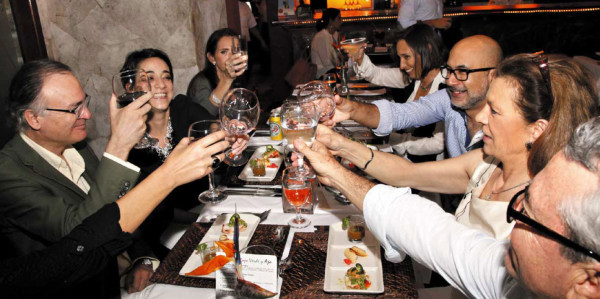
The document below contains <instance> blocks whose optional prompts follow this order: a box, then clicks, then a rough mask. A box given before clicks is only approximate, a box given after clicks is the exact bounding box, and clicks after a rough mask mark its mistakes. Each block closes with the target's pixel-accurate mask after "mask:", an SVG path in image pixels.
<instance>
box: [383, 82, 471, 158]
mask: <svg viewBox="0 0 600 299" xmlns="http://www.w3.org/2000/svg"><path fill="white" fill-rule="evenodd" d="M373 104H374V105H375V106H377V108H378V109H379V126H378V127H377V129H375V130H373V132H374V133H375V135H378V136H385V135H388V134H390V133H391V132H392V130H402V129H406V128H412V127H421V126H425V125H428V124H432V123H435V122H438V121H441V120H443V121H444V125H445V132H444V133H445V137H446V138H445V143H446V151H447V152H448V155H449V156H450V157H451V158H452V157H456V156H460V155H462V154H464V153H466V152H467V151H469V150H471V149H473V148H476V147H478V145H480V142H479V141H480V139H481V137H482V135H481V134H479V132H478V134H475V136H474V137H473V142H471V138H470V135H469V130H468V129H467V115H466V114H465V112H464V111H463V110H460V109H457V108H455V107H452V105H451V102H450V96H449V95H448V92H447V91H446V89H442V90H439V91H438V92H435V93H432V94H429V95H427V96H424V97H422V98H420V99H419V100H418V101H415V102H412V103H402V104H401V103H392V102H389V101H387V100H380V101H376V102H374V103H373Z"/></svg>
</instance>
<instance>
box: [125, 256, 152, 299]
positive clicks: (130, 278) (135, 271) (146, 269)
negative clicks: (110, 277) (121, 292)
mask: <svg viewBox="0 0 600 299" xmlns="http://www.w3.org/2000/svg"><path fill="white" fill-rule="evenodd" d="M152 274H154V271H153V270H152V266H146V265H143V264H142V263H139V262H138V263H136V265H135V266H133V268H132V269H131V271H130V272H129V273H128V274H127V277H126V278H125V289H127V293H129V294H131V293H135V292H139V291H141V290H143V289H145V288H146V287H147V286H148V285H149V284H150V277H151V276H152Z"/></svg>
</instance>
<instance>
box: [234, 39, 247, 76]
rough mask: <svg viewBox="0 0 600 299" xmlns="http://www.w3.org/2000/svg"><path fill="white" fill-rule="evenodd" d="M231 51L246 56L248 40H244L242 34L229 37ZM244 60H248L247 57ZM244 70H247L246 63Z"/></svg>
mask: <svg viewBox="0 0 600 299" xmlns="http://www.w3.org/2000/svg"><path fill="white" fill-rule="evenodd" d="M231 53H232V54H238V53H242V56H248V40H246V38H245V37H244V36H243V35H236V36H232V37H231ZM246 61H248V59H247V58H246ZM244 70H248V64H247V63H246V67H245V68H244Z"/></svg>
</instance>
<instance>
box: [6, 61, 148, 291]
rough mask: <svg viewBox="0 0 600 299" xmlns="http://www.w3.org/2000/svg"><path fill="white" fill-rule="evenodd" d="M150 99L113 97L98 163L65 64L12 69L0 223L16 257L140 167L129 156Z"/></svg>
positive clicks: (62, 228)
mask: <svg viewBox="0 0 600 299" xmlns="http://www.w3.org/2000/svg"><path fill="white" fill-rule="evenodd" d="M150 97H151V95H150V94H148V95H145V96H143V97H141V98H139V99H138V100H136V101H135V102H134V103H133V104H131V105H129V106H127V107H125V108H122V109H117V107H116V101H112V100H111V107H110V114H111V137H110V139H109V141H108V143H107V146H106V151H105V152H104V154H103V156H102V158H101V160H100V161H98V159H97V158H96V157H95V155H94V154H93V152H92V151H91V150H90V148H89V147H87V145H86V144H85V143H83V140H84V139H85V138H86V136H87V132H86V121H87V120H88V119H89V118H90V117H91V112H90V110H89V109H88V107H87V104H88V101H89V100H88V97H87V96H86V94H85V93H84V91H83V89H82V88H81V85H80V84H79V81H78V80H77V78H75V76H74V75H73V73H72V72H71V70H70V69H69V67H68V66H66V65H64V64H62V63H60V62H55V61H36V62H32V63H27V64H25V65H24V66H23V67H22V68H21V70H20V71H19V72H18V73H17V74H16V75H15V77H14V78H13V81H12V82H11V87H10V98H9V109H10V111H11V114H12V116H13V118H14V119H15V121H14V123H15V125H16V126H17V129H18V133H17V134H16V135H15V136H14V137H13V138H12V139H11V140H10V141H9V142H8V143H7V144H6V145H5V147H4V148H3V149H2V151H0V229H1V232H2V234H3V235H4V238H6V239H7V240H8V241H9V244H7V245H8V246H9V247H10V248H11V249H12V251H13V253H14V254H15V255H17V256H19V255H24V254H27V253H30V252H33V251H35V250H39V249H43V248H46V247H47V246H49V245H50V244H52V243H54V242H57V241H58V240H59V239H60V238H61V237H63V236H65V235H67V234H68V233H69V232H70V231H71V230H72V229H73V228H74V227H75V226H77V225H79V224H80V223H81V222H82V221H83V219H85V218H87V217H88V216H90V215H92V214H93V213H95V212H96V211H98V210H99V209H100V208H101V207H103V206H104V205H106V204H108V203H111V202H114V201H116V200H117V199H118V198H119V197H121V196H123V195H125V193H126V192H127V191H128V190H129V189H130V188H132V187H133V186H132V185H133V183H134V182H135V181H136V180H137V177H138V174H139V168H138V167H136V166H135V165H133V164H130V163H128V162H126V161H127V155H128V153H129V151H130V150H131V148H132V147H133V146H134V145H135V144H136V142H137V141H138V140H139V139H140V138H141V137H142V135H143V134H144V131H145V129H146V127H145V120H146V114H147V112H148V111H149V110H150V107H149V105H147V104H146V102H147V101H148V100H149V99H150ZM3 245H4V244H3ZM4 246H6V245H4ZM108 268H110V267H108ZM145 272H146V273H145V274H142V275H140V277H142V278H140V279H138V281H140V280H141V281H144V280H145V281H147V279H148V278H149V277H150V275H151V273H152V271H151V270H150V271H149V272H148V271H145ZM133 273H138V271H134V272H133ZM140 273H141V272H140ZM113 282H114V281H113ZM146 283H147V282H142V283H139V282H138V284H139V286H140V288H143V287H144V286H145V285H146Z"/></svg>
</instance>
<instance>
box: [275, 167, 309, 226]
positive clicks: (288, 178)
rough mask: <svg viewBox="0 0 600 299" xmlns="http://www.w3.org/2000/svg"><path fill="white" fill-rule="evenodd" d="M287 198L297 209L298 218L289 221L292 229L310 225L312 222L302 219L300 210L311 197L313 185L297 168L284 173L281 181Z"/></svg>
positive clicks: (290, 168) (288, 169)
mask: <svg viewBox="0 0 600 299" xmlns="http://www.w3.org/2000/svg"><path fill="white" fill-rule="evenodd" d="M281 185H282V187H283V192H285V198H286V199H287V200H288V202H289V203H290V204H291V205H293V206H294V207H296V217H294V218H293V219H291V220H290V221H289V225H290V227H293V228H303V227H307V226H308V225H310V220H308V219H306V218H304V217H302V215H301V214H300V210H301V207H302V205H304V204H305V203H306V202H307V201H308V199H309V198H310V196H311V183H310V181H309V180H307V178H306V175H305V174H303V173H301V172H299V171H298V169H297V168H295V167H288V168H286V169H285V170H284V171H283V177H282V181H281Z"/></svg>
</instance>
